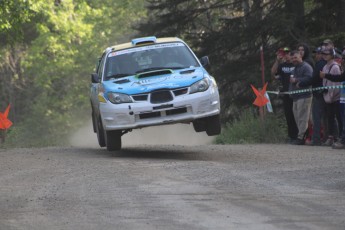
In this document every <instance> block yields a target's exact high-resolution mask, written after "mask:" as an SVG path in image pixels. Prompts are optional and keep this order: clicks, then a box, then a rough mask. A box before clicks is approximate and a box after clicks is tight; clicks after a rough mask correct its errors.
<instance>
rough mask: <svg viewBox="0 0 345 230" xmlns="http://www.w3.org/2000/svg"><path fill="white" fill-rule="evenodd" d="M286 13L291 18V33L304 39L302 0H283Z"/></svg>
mask: <svg viewBox="0 0 345 230" xmlns="http://www.w3.org/2000/svg"><path fill="white" fill-rule="evenodd" d="M284 1H285V6H286V10H287V13H288V14H289V15H290V16H291V17H290V18H291V19H292V20H293V25H294V28H293V31H292V32H293V35H294V36H296V37H297V38H299V39H301V40H304V38H305V20H304V0H284Z"/></svg>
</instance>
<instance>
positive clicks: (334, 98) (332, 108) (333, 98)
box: [322, 48, 343, 146]
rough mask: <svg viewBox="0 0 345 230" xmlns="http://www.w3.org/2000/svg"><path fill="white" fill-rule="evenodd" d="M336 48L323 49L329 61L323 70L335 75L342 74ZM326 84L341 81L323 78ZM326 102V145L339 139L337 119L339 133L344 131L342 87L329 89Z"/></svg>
mask: <svg viewBox="0 0 345 230" xmlns="http://www.w3.org/2000/svg"><path fill="white" fill-rule="evenodd" d="M335 54H336V53H335V50H334V49H333V48H325V49H323V50H322V56H323V58H324V59H325V60H326V61H327V64H326V65H325V66H324V67H323V69H322V72H324V73H329V74H333V75H340V74H341V70H340V66H339V64H338V63H337V62H336V61H335V60H334V57H335ZM323 85H324V86H336V85H340V83H335V82H332V81H330V80H328V79H325V78H324V79H323ZM323 97H324V99H325V102H326V111H327V121H328V138H327V140H326V142H325V143H324V144H323V145H325V146H331V145H333V143H334V141H335V140H337V137H336V130H335V127H336V125H335V119H334V118H336V120H337V122H338V129H339V134H341V133H342V129H343V121H342V117H341V111H340V89H339V88H338V89H337V88H336V89H327V91H326V93H324V95H323Z"/></svg>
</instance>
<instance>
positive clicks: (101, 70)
mask: <svg viewBox="0 0 345 230" xmlns="http://www.w3.org/2000/svg"><path fill="white" fill-rule="evenodd" d="M105 59H106V55H105V54H103V55H102V57H101V60H100V61H99V65H98V67H97V74H98V77H99V78H101V77H102V73H103V68H104V62H105Z"/></svg>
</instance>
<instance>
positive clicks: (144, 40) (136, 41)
mask: <svg viewBox="0 0 345 230" xmlns="http://www.w3.org/2000/svg"><path fill="white" fill-rule="evenodd" d="M156 41H157V38H156V37H155V36H151V37H143V38H135V39H133V40H132V45H134V46H138V45H144V44H150V43H151V44H154V43H156Z"/></svg>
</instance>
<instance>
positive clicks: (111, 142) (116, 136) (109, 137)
mask: <svg viewBox="0 0 345 230" xmlns="http://www.w3.org/2000/svg"><path fill="white" fill-rule="evenodd" d="M121 136H122V131H121V130H111V131H106V132H105V142H106V146H107V150H108V151H116V150H120V149H121V147H122V142H121Z"/></svg>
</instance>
